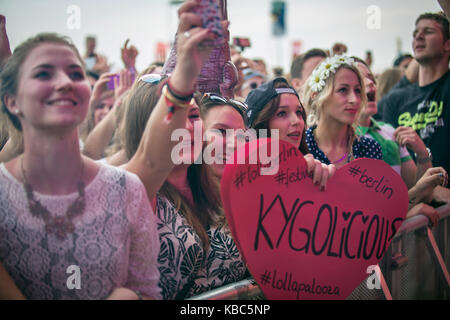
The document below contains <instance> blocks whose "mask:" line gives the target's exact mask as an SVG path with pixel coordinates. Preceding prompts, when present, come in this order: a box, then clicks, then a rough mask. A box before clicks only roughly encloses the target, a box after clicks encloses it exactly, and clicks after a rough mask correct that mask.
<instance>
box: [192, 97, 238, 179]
mask: <svg viewBox="0 0 450 320" xmlns="http://www.w3.org/2000/svg"><path fill="white" fill-rule="evenodd" d="M199 106H200V115H201V117H202V120H203V123H204V126H205V134H206V139H207V140H208V145H209V148H210V149H211V154H208V155H206V154H204V158H206V157H207V156H211V158H212V159H211V160H209V161H208V164H209V169H210V170H211V172H212V174H213V176H214V177H215V178H217V179H218V182H219V183H220V179H221V178H222V174H223V170H224V169H225V164H226V162H227V160H228V157H230V156H232V154H233V152H234V150H235V147H236V146H237V144H238V142H245V141H240V140H241V139H242V137H243V135H242V134H243V133H244V131H245V129H246V127H245V125H246V123H247V114H246V112H247V105H246V104H245V103H244V102H241V101H238V100H235V99H227V98H225V97H222V96H220V95H218V94H215V93H205V94H204V95H203V97H202V99H201V101H200V105H199ZM216 151H218V154H216ZM220 151H222V152H220ZM207 160H208V159H204V161H207Z"/></svg>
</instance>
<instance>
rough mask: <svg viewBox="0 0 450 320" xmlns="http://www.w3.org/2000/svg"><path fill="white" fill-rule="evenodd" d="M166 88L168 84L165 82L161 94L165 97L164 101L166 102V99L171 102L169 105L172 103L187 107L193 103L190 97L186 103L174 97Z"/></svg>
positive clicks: (176, 105)
mask: <svg viewBox="0 0 450 320" xmlns="http://www.w3.org/2000/svg"><path fill="white" fill-rule="evenodd" d="M167 88H168V85H167V84H166V85H165V86H164V87H163V89H162V94H163V95H164V97H165V98H166V102H167V100H169V101H170V102H171V103H170V105H173V106H175V107H178V108H188V107H190V106H191V105H192V104H193V102H194V101H193V98H192V97H191V98H190V99H189V102H187V103H186V101H183V100H181V101H180V100H179V99H177V98H176V97H174V96H173V95H172V94H171V93H170V92H169V90H168V89H167ZM168 104H169V103H168Z"/></svg>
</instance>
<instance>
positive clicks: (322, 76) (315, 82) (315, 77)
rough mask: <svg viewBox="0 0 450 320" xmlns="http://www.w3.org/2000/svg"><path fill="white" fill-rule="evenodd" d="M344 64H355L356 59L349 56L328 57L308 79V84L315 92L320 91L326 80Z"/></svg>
mask: <svg viewBox="0 0 450 320" xmlns="http://www.w3.org/2000/svg"><path fill="white" fill-rule="evenodd" d="M343 64H348V65H353V64H354V60H353V59H352V58H349V57H347V56H343V55H342V56H333V57H329V58H326V59H325V60H324V61H323V62H322V63H321V64H320V65H318V66H317V67H316V68H315V69H314V71H313V73H312V74H311V76H310V77H309V79H308V84H309V86H310V87H311V90H312V91H313V92H320V91H322V89H323V88H324V87H325V80H327V79H328V78H329V77H330V75H331V73H335V72H336V70H337V69H338V68H339V67H340V66H341V65H343Z"/></svg>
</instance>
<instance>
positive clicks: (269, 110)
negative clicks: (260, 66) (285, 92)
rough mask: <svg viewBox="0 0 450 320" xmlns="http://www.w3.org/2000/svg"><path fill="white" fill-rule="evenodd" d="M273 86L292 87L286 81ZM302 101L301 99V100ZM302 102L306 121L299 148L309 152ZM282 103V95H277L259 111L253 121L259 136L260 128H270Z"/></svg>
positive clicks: (303, 152)
mask: <svg viewBox="0 0 450 320" xmlns="http://www.w3.org/2000/svg"><path fill="white" fill-rule="evenodd" d="M273 87H274V88H275V89H277V88H291V87H290V86H289V84H287V83H286V82H284V81H277V82H275V83H274V84H273ZM299 101H300V100H299ZM300 104H301V105H302V118H303V121H304V123H305V125H304V127H303V132H302V141H301V142H300V146H299V150H300V152H301V153H302V154H307V153H309V149H308V145H307V144H306V113H305V109H304V108H303V104H302V103H301V101H300ZM279 105H280V95H277V96H276V97H275V98H273V99H271V100H270V101H269V102H268V103H267V104H266V105H265V106H264V107H263V108H262V110H261V111H260V112H259V114H258V116H257V117H256V119H255V121H253V123H252V126H251V127H252V128H253V129H256V134H257V135H258V137H259V129H268V128H269V121H270V119H272V117H273V116H274V115H275V113H276V112H277V110H278V107H279ZM267 136H268V137H270V130H268V134H267Z"/></svg>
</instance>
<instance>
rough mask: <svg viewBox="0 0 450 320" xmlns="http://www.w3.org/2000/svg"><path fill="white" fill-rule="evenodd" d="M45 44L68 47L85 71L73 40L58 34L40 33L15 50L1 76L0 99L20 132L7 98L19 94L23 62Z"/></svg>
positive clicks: (3, 108)
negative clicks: (7, 104) (33, 51)
mask: <svg viewBox="0 0 450 320" xmlns="http://www.w3.org/2000/svg"><path fill="white" fill-rule="evenodd" d="M43 43H55V44H61V45H64V46H68V47H69V48H70V49H72V50H73V52H74V53H75V54H76V56H77V58H78V59H79V60H80V63H81V66H82V68H83V70H84V69H85V66H84V61H83V59H81V56H80V53H79V52H78V49H77V48H76V47H75V45H74V44H73V43H72V40H71V39H70V38H69V37H66V36H62V35H59V34H57V33H40V34H38V35H36V36H34V37H32V38H29V39H28V40H25V41H24V42H22V43H21V44H20V45H19V46H18V47H17V48H16V49H15V50H14V53H13V55H12V56H10V57H9V58H8V60H7V62H6V64H5V65H4V67H3V70H2V72H1V75H0V99H1V105H2V110H3V112H5V113H6V115H7V116H8V118H9V120H10V121H11V123H12V125H13V126H14V127H15V128H16V129H17V130H19V131H22V126H21V124H20V121H19V118H18V117H17V116H16V115H14V114H12V113H11V112H9V110H8V108H6V105H5V100H4V99H5V96H6V95H11V96H15V95H16V94H17V87H18V84H19V78H20V68H21V66H22V64H23V62H24V61H25V60H26V58H27V57H28V55H29V54H30V52H31V51H32V50H33V49H34V48H36V47H37V46H39V45H40V44H43Z"/></svg>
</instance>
